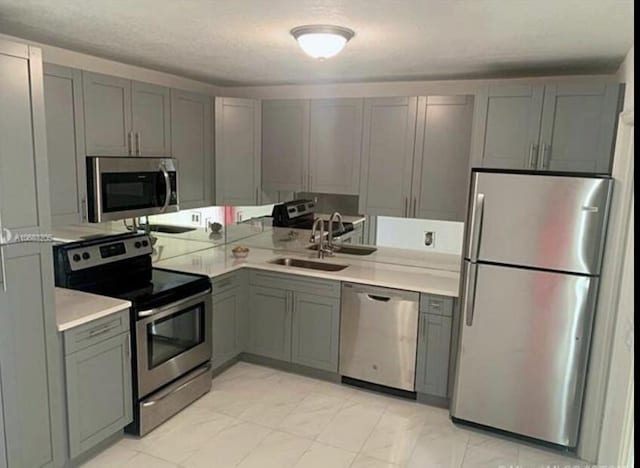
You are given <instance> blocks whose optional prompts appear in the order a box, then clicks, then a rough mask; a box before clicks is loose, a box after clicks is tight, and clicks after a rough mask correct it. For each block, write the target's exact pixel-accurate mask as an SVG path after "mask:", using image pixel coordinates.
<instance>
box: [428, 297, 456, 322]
mask: <svg viewBox="0 0 640 468" xmlns="http://www.w3.org/2000/svg"><path fill="white" fill-rule="evenodd" d="M420 312H422V313H428V314H435V315H443V316H445V317H451V316H453V298H451V297H445V296H436V295H433V294H420Z"/></svg>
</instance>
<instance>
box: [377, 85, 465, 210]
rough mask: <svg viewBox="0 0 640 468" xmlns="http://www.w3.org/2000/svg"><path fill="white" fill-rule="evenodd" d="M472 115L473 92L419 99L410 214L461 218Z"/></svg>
mask: <svg viewBox="0 0 640 468" xmlns="http://www.w3.org/2000/svg"><path fill="white" fill-rule="evenodd" d="M472 119H473V97H472V96H428V97H421V98H420V99H419V100H418V120H417V122H418V123H417V132H416V145H415V157H414V167H413V183H412V190H411V191H412V195H411V200H410V204H409V209H410V213H409V216H412V217H414V218H424V219H438V220H443V221H464V215H465V208H466V201H467V197H466V193H467V187H468V178H469V155H470V144H471V126H472ZM368 214H369V213H368Z"/></svg>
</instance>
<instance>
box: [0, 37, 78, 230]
mask: <svg viewBox="0 0 640 468" xmlns="http://www.w3.org/2000/svg"><path fill="white" fill-rule="evenodd" d="M29 50H32V49H29ZM25 52H26V54H29V51H28V50H27V48H26V47H25ZM42 89H43V84H42V62H41V61H36V60H30V59H29V57H18V56H15V55H4V54H2V49H1V48H0V109H1V110H0V228H4V229H9V230H11V233H12V234H13V235H16V234H29V233H32V234H37V233H39V232H40V228H41V227H42V228H45V229H48V227H49V224H50V209H49V195H48V194H49V184H48V174H47V171H48V169H47V161H46V145H47V141H46V130H45V127H46V126H45V114H44V101H43V97H42V96H43V92H42ZM73 167H74V168H75V164H74V166H73ZM72 170H73V169H72ZM38 195H40V196H38ZM45 232H48V231H45Z"/></svg>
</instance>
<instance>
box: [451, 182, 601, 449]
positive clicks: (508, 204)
mask: <svg viewBox="0 0 640 468" xmlns="http://www.w3.org/2000/svg"><path fill="white" fill-rule="evenodd" d="M612 183H613V182H612V180H611V179H610V178H609V177H605V176H603V177H599V176H593V177H589V176H586V177H585V176H575V175H570V174H563V173H527V172H524V171H520V172H518V171H497V170H490V169H474V170H473V172H472V174H471V188H470V196H469V209H468V216H467V226H466V236H465V242H464V248H463V255H464V262H463V270H462V272H463V273H462V280H461V298H460V300H461V307H460V311H461V315H460V338H459V349H458V356H457V365H456V378H455V384H454V390H453V395H452V402H451V416H452V418H453V419H454V420H459V421H468V422H472V423H477V424H481V425H484V426H489V427H493V428H497V429H501V430H503V431H508V432H512V433H515V434H519V435H523V436H527V437H531V438H535V439H539V440H542V441H546V442H550V443H553V444H558V445H563V446H567V447H574V446H575V445H576V444H577V440H578V429H579V423H580V413H581V409H582V399H583V390H584V383H585V372H586V369H587V360H588V355H589V342H590V337H591V327H592V323H593V316H594V311H595V303H596V295H597V291H598V282H599V275H600V267H601V263H602V251H603V246H604V238H605V231H606V225H607V215H608V210H609V200H610V197H611V191H612Z"/></svg>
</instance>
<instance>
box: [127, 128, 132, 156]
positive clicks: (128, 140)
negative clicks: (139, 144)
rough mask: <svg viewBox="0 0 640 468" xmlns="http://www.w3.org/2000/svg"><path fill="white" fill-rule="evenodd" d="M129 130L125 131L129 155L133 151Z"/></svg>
mask: <svg viewBox="0 0 640 468" xmlns="http://www.w3.org/2000/svg"><path fill="white" fill-rule="evenodd" d="M131 138H132V137H131V132H129V133H127V150H128V151H129V156H131V153H133V144H132V143H131Z"/></svg>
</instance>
